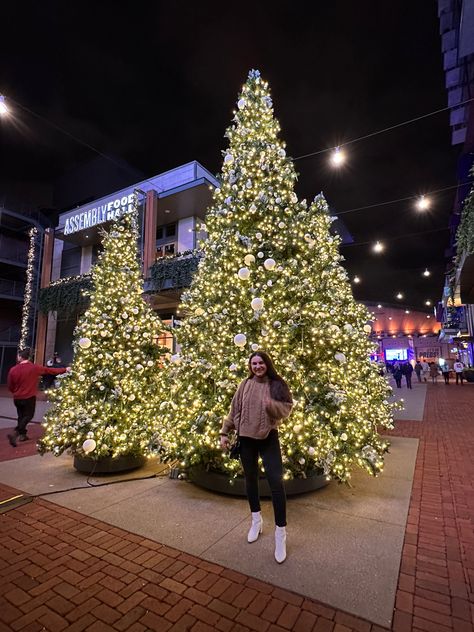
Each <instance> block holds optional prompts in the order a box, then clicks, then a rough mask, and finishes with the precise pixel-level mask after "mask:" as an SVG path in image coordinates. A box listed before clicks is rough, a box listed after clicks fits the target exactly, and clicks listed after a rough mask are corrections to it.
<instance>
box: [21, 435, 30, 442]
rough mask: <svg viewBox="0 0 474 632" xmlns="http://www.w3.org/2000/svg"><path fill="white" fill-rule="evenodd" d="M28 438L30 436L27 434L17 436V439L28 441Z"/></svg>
mask: <svg viewBox="0 0 474 632" xmlns="http://www.w3.org/2000/svg"><path fill="white" fill-rule="evenodd" d="M29 440H30V438H29V436H28V435H20V436H19V437H18V441H29Z"/></svg>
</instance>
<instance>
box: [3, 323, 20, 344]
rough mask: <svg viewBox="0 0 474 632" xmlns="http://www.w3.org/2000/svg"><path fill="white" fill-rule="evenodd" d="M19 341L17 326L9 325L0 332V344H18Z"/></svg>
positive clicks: (18, 328)
mask: <svg viewBox="0 0 474 632" xmlns="http://www.w3.org/2000/svg"><path fill="white" fill-rule="evenodd" d="M19 341H20V327H19V325H11V326H10V327H7V328H6V329H1V330H0V344H5V343H7V342H14V343H18V342H19Z"/></svg>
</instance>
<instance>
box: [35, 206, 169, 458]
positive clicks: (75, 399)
mask: <svg viewBox="0 0 474 632" xmlns="http://www.w3.org/2000/svg"><path fill="white" fill-rule="evenodd" d="M137 214H138V211H137V203H136V200H135V203H134V206H133V211H132V212H129V213H126V214H124V215H123V216H122V217H121V218H120V219H119V220H118V221H117V222H116V223H114V224H113V225H112V228H111V229H110V231H109V232H108V233H107V234H106V235H105V236H104V242H103V243H104V250H103V252H102V253H101V255H100V256H99V259H98V262H97V264H96V265H95V267H94V268H93V271H92V282H93V287H94V289H93V291H92V292H91V300H90V306H89V308H88V309H87V311H86V312H85V313H84V315H83V316H82V317H81V318H80V321H79V323H78V325H77V327H76V331H75V340H74V361H73V363H72V367H71V368H72V370H71V372H70V373H68V374H65V375H64V377H62V379H61V384H60V387H59V388H58V389H57V390H56V391H52V392H50V399H51V400H52V402H53V405H52V407H51V408H50V409H49V410H48V412H47V413H46V416H45V423H44V425H45V435H44V437H43V439H42V440H41V441H40V442H39V444H38V448H39V451H40V452H41V453H44V452H47V451H50V452H52V453H53V454H54V455H59V454H61V453H62V452H63V451H64V450H67V449H68V450H70V451H71V453H73V454H76V453H77V454H79V455H82V456H83V455H87V454H88V455H90V456H91V457H93V458H100V457H107V456H111V457H118V456H120V455H143V454H150V453H151V452H152V451H153V448H154V443H153V424H154V421H155V418H154V411H155V408H154V397H155V394H156V392H157V376H158V375H159V371H160V366H159V365H160V358H161V356H162V354H163V353H164V352H165V349H164V348H162V347H160V346H159V345H158V342H157V341H158V337H159V336H160V335H161V334H162V333H163V331H164V329H165V327H164V326H163V325H162V323H161V321H160V319H159V318H158V316H157V315H156V314H155V313H154V312H153V311H152V310H151V308H150V307H149V306H148V305H147V304H146V303H145V302H144V300H143V298H142V291H143V290H142V278H141V274H140V266H139V262H138V256H137V239H138V230H137Z"/></svg>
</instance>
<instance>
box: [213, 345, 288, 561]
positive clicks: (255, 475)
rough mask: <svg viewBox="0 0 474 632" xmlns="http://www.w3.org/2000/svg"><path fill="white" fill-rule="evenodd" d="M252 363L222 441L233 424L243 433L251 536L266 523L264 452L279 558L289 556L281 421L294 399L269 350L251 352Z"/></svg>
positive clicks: (254, 537)
mask: <svg viewBox="0 0 474 632" xmlns="http://www.w3.org/2000/svg"><path fill="white" fill-rule="evenodd" d="M248 366H249V376H248V377H247V378H246V379H245V380H244V381H243V382H241V384H240V385H239V387H238V388H237V391H236V392H235V395H234V397H233V399H232V404H231V408H230V413H229V415H228V417H227V418H226V419H225V420H224V424H223V426H222V429H221V432H220V436H221V447H222V449H224V450H227V449H228V448H229V439H228V433H229V431H230V430H235V432H236V433H237V435H238V436H239V438H240V459H241V461H242V467H243V469H244V475H245V488H246V492H247V498H248V501H249V505H250V511H251V513H252V523H251V526H250V530H249V532H248V535H247V541H248V542H255V541H256V540H257V538H258V536H259V535H260V533H261V532H262V526H263V521H262V514H261V511H260V498H259V493H258V479H259V467H258V457H259V456H261V457H262V461H263V467H264V469H265V474H266V477H267V480H268V484H269V486H270V490H271V493H272V502H273V511H274V514H275V525H276V527H275V559H276V561H277V562H279V563H280V564H281V562H284V561H285V559H286V496H285V488H284V485H283V464H282V458H281V450H280V442H279V440H278V430H277V427H278V425H279V424H280V423H281V421H282V419H285V418H286V417H288V416H289V414H290V413H291V409H292V407H293V402H292V399H291V393H290V389H289V388H288V386H287V384H286V382H285V381H284V380H283V378H282V377H281V376H280V375H278V373H277V371H276V369H275V367H274V366H273V362H272V360H271V359H270V356H269V355H268V354H266V353H264V352H263V351H257V352H255V353H252V355H251V356H250V358H249V365H248Z"/></svg>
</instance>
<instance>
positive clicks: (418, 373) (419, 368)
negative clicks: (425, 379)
mask: <svg viewBox="0 0 474 632" xmlns="http://www.w3.org/2000/svg"><path fill="white" fill-rule="evenodd" d="M422 371H423V367H422V365H421V362H420V361H419V360H417V361H416V364H415V373H416V377H417V378H418V382H420V383H421V373H422Z"/></svg>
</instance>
